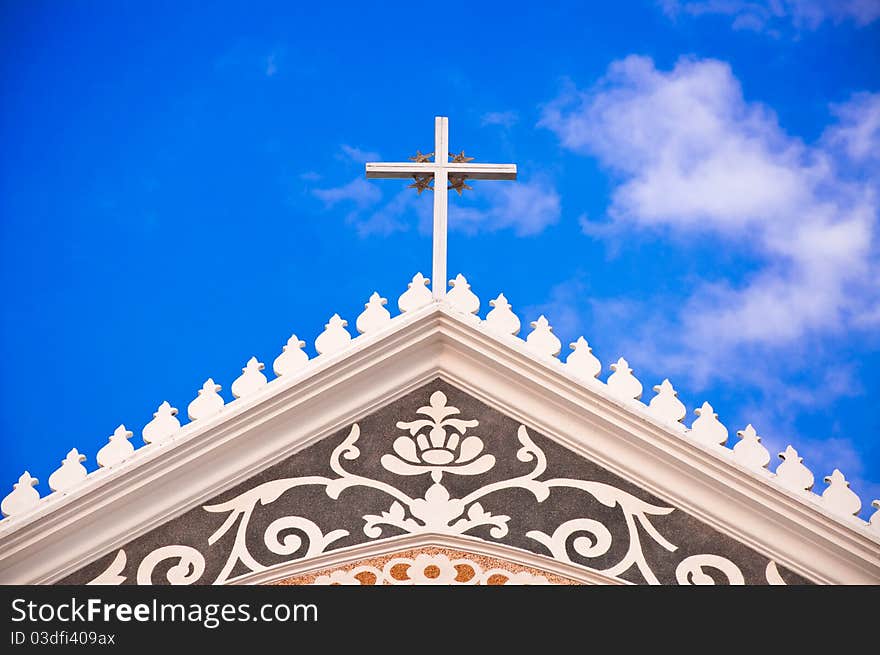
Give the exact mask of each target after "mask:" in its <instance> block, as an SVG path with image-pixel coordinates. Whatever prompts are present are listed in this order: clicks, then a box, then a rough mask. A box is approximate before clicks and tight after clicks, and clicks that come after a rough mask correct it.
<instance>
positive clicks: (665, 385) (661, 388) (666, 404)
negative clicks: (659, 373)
mask: <svg viewBox="0 0 880 655" xmlns="http://www.w3.org/2000/svg"><path fill="white" fill-rule="evenodd" d="M654 391H656V392H657V395H656V396H654V397H653V398H651V402H650V404H649V405H648V409H650V410H651V412H653V414H654V415H655V416H656V417H657V418H659V419H662V420H664V421H668V422H669V423H680V422H681V420H682V419H683V418H684V417H685V414H687V410H686V409H685V407H684V403H682V402H681V401H680V400H679V399H678V392H676V390H675V389H674V388H673V386H672V383H671V382H670V381H669V380H668V379H665V380H663V382H661V383H660V384H658V385H655V386H654Z"/></svg>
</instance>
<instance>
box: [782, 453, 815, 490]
mask: <svg viewBox="0 0 880 655" xmlns="http://www.w3.org/2000/svg"><path fill="white" fill-rule="evenodd" d="M779 458H780V459H781V460H783V461H782V464H780V465H779V466H777V467H776V482H778V483H779V484H780V485H781V486H783V487H785V488H786V489H789V490H791V491H796V492H804V491H809V490H810V489H812V488H813V482H814V478H813V472H812V471H811V470H810V469H808V468H807V467H806V466H804V465H803V463H802V462H803V461H804V460H803V457H800V456H798V452H797V451H796V450H795V449H794V448H792V447H791V446H787V447H786V449H785V451H784V452H781V453H779Z"/></svg>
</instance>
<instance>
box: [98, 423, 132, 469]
mask: <svg viewBox="0 0 880 655" xmlns="http://www.w3.org/2000/svg"><path fill="white" fill-rule="evenodd" d="M131 437H132V432H131V431H130V430H126V429H125V426H124V425H119V426H117V427H116V429H115V430H114V431H113V434H111V435H110V439H109V441H108V442H107V445H106V446H104V447H103V448H101V450H99V451H98V456H97V457H96V458H95V459H96V460H97V461H98V466H101V467H105V466H114V465H116V464H119V463H120V462H122V461H123V460H125V459H126V458H127V457H129V456H131V455H132V454H133V453H134V446H133V445H132V443H131V442H130V441H129V439H131Z"/></svg>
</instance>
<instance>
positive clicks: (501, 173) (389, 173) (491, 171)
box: [366, 161, 516, 180]
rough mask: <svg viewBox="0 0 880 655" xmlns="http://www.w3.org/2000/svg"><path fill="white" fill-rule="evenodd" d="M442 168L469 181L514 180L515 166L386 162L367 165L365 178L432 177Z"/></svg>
mask: <svg viewBox="0 0 880 655" xmlns="http://www.w3.org/2000/svg"><path fill="white" fill-rule="evenodd" d="M439 168H443V169H444V170H445V171H447V172H448V173H449V175H464V176H465V177H467V178H468V179H470V180H515V179H516V164H470V163H468V164H456V163H448V164H447V163H442V164H435V163H433V162H425V163H416V162H403V161H402V162H387V163H377V164H367V166H366V169H367V178H368V179H377V178H386V179H387V178H408V177H412V176H413V175H433V174H434V173H435V172H436V171H437V170H438V169H439Z"/></svg>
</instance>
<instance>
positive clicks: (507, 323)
mask: <svg viewBox="0 0 880 655" xmlns="http://www.w3.org/2000/svg"><path fill="white" fill-rule="evenodd" d="M489 306H490V307H492V308H493V309H491V310H489V313H488V314H486V327H487V328H488V329H489V330H490V331H491V332H494V333H495V334H502V335H508V334H510V335H514V336H515V335H517V334H519V329H520V322H519V317H518V316H517V315H516V314H514V313H513V311H512V310H511V309H510V303H509V302H507V298H505V297H504V294H503V293H499V294H498V297H497V298H495V300H490V301H489Z"/></svg>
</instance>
